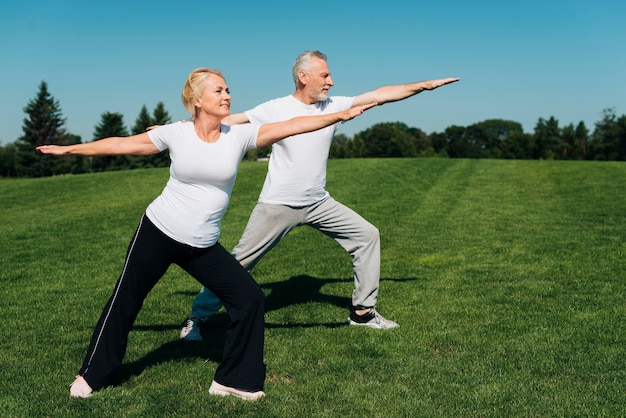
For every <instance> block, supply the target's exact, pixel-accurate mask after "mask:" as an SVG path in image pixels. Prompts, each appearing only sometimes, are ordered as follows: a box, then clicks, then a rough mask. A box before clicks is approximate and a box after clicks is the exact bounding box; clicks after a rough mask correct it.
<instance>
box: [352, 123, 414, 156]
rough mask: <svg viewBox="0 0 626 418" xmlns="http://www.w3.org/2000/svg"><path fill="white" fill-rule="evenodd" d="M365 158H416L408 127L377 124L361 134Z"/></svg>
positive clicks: (394, 124)
mask: <svg viewBox="0 0 626 418" xmlns="http://www.w3.org/2000/svg"><path fill="white" fill-rule="evenodd" d="M361 137H362V138H363V141H364V144H365V154H364V156H365V157H383V158H390V157H417V149H416V147H415V143H416V142H417V140H416V139H415V138H413V137H412V136H411V131H410V130H409V127H408V126H407V125H406V124H404V123H402V122H388V123H378V124H375V125H374V126H372V127H371V128H369V129H366V130H365V131H363V132H362V133H361Z"/></svg>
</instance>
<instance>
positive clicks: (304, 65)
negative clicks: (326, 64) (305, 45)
mask: <svg viewBox="0 0 626 418" xmlns="http://www.w3.org/2000/svg"><path fill="white" fill-rule="evenodd" d="M313 57H315V58H319V59H322V60H324V61H328V59H327V58H326V54H324V53H322V52H320V51H304V52H303V53H302V54H300V55H299V56H298V58H296V62H294V63H293V68H292V70H291V75H292V76H293V82H294V83H295V84H296V88H298V81H299V80H300V77H299V74H300V71H305V72H306V71H308V69H309V67H310V64H311V58H313Z"/></svg>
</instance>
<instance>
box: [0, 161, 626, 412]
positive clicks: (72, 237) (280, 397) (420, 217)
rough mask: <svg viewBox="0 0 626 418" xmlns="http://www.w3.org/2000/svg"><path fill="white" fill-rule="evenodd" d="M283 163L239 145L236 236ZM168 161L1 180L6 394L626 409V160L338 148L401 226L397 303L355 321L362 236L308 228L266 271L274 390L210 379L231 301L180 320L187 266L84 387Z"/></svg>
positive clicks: (351, 172) (270, 259)
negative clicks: (110, 383) (355, 250)
mask: <svg viewBox="0 0 626 418" xmlns="http://www.w3.org/2000/svg"><path fill="white" fill-rule="evenodd" d="M265 170H266V163H263V162H244V163H242V165H241V168H240V171H239V176H238V179H237V183H236V186H235V190H234V193H233V198H232V200H231V205H230V208H229V211H228V213H227V215H226V217H225V219H224V222H223V234H222V238H221V242H222V244H223V245H224V246H225V247H226V248H232V247H233V246H234V245H235V244H236V242H237V240H238V238H239V236H240V234H241V232H242V231H243V228H244V226H245V223H246V221H247V218H248V215H249V213H250V211H251V210H252V207H253V206H254V203H255V201H256V198H257V196H258V193H259V191H260V189H261V185H262V183H263V178H264V175H265ZM167 177H168V171H167V170H166V169H150V170H135V171H125V172H111V173H101V174H89V175H77V176H65V177H54V178H41V179H24V180H0V196H1V200H0V213H1V214H2V226H1V228H2V234H1V238H0V251H1V254H2V255H1V258H2V263H1V266H2V270H1V276H0V280H1V281H2V286H1V290H0V291H1V292H2V297H1V298H0V318H1V323H2V327H1V331H0V332H1V334H0V348H1V351H0V378H1V382H2V383H1V384H0V416H3V417H27V416H51V417H52V416H67V417H86V416H99V417H100V416H102V417H104V416H107V417H157V416H164V417H166V416H167V417H173V416H194V417H200V416H203V417H210V416H215V417H252V416H255V417H256V416H259V417H386V418H388V417H413V416H415V417H420V416H423V417H457V416H459V417H502V416H524V417H546V416H568V417H575V416H581V417H583V416H584V417H587V416H596V417H599V416H606V417H616V416H624V415H626V409H625V406H624V405H625V401H624V399H626V325H625V324H626V277H625V276H626V261H625V260H626V259H625V253H626V193H625V192H624V180H625V179H626V164H625V163H617V162H605V163H596V162H547V161H499V160H452V159H358V160H331V161H330V162H329V167H328V185H327V188H328V190H329V191H330V192H331V194H332V195H333V196H334V197H335V198H336V199H337V200H339V201H341V202H343V203H345V204H346V205H348V206H350V207H352V208H353V209H355V210H356V211H357V212H359V213H360V214H362V215H363V216H364V217H365V218H367V219H368V220H370V221H371V222H372V223H373V224H375V225H376V226H377V227H378V228H379V229H380V232H381V238H382V266H381V276H382V277H381V291H380V295H379V304H378V307H379V310H380V311H381V313H382V314H383V315H385V316H388V317H389V318H390V319H393V320H395V321H397V322H398V323H400V328H398V329H394V330H387V331H380V330H370V329H363V328H361V327H348V326H346V325H345V322H346V319H347V315H348V310H347V306H348V305H349V303H350V295H351V292H352V273H351V265H350V260H349V257H348V256H347V254H346V253H345V252H344V251H343V250H342V249H341V248H340V247H339V246H338V245H337V244H336V243H335V242H334V241H332V240H330V239H328V238H327V237H325V236H323V235H322V234H320V233H318V232H317V231H314V230H313V229H310V228H298V229H296V230H294V231H293V232H292V233H291V234H290V235H288V236H287V238H286V239H285V240H283V241H282V242H281V244H280V245H278V247H276V248H275V249H274V250H273V251H272V252H270V253H269V254H268V255H267V256H266V257H265V258H264V259H263V260H262V261H261V263H260V264H259V265H258V266H257V267H256V268H255V269H254V270H253V271H252V274H253V276H254V277H255V278H256V279H257V281H258V282H259V283H260V284H261V286H262V287H263V289H264V291H265V293H266V295H267V301H266V305H267V314H266V364H267V372H268V374H267V381H266V388H265V389H266V393H267V396H266V398H264V399H262V400H261V401H259V402H256V403H246V402H244V401H241V400H239V399H235V398H231V397H228V398H221V397H215V396H212V395H209V394H208V388H209V385H210V383H211V380H212V377H213V373H214V371H215V368H216V366H217V364H218V363H219V361H220V357H221V349H222V344H223V339H224V332H225V327H226V324H227V318H226V315H225V313H223V312H221V313H218V314H217V315H216V316H215V317H213V318H212V320H210V321H208V323H207V324H206V326H205V327H204V328H203V335H204V337H205V341H204V342H203V343H198V344H195V343H192V344H187V343H183V342H180V341H178V333H179V330H180V323H181V322H182V320H183V319H184V318H185V316H186V314H187V313H188V311H189V308H190V304H191V302H192V300H193V298H194V296H195V294H196V293H197V291H198V290H199V285H198V284H197V283H196V282H195V281H194V280H193V279H191V278H190V277H188V276H187V275H185V274H184V272H182V271H181V270H180V269H179V268H178V267H176V266H173V267H172V268H171V269H170V270H169V271H168V273H167V275H166V276H165V277H164V278H163V279H162V280H161V282H159V284H158V285H157V286H156V288H155V289H154V291H153V292H152V293H151V294H150V296H149V297H148V299H147V300H146V302H145V304H144V307H143V309H142V311H141V313H140V314H139V317H138V319H137V322H136V324H135V327H134V329H133V331H132V333H131V334H130V338H129V344H128V351H127V355H126V358H125V361H124V364H123V365H122V367H121V369H120V371H119V375H118V377H117V380H118V384H117V385H116V386H114V387H110V388H107V389H105V390H103V391H100V392H97V393H96V394H95V395H94V396H92V397H91V398H89V399H71V398H70V397H69V384H70V383H71V382H72V380H73V378H74V376H75V374H76V372H77V371H78V368H79V367H80V364H81V362H82V359H83V356H84V354H85V351H86V349H87V344H88V342H89V338H90V335H91V331H92V329H93V327H94V325H95V322H96V320H97V318H98V316H99V314H100V311H101V309H102V307H103V306H104V303H105V302H106V299H107V298H108V297H109V295H110V292H111V290H112V288H113V285H114V283H115V281H116V279H117V276H118V274H119V271H120V269H121V265H122V262H123V258H124V254H125V251H126V247H127V245H128V242H129V240H130V238H131V236H132V234H133V232H134V230H135V227H136V225H137V223H138V221H139V219H140V217H141V215H142V213H143V211H144V209H145V207H146V206H147V205H148V203H149V202H150V201H151V200H152V199H153V198H154V197H156V196H157V195H158V194H159V192H160V191H161V189H162V188H163V186H164V185H165V182H166V181H167Z"/></svg>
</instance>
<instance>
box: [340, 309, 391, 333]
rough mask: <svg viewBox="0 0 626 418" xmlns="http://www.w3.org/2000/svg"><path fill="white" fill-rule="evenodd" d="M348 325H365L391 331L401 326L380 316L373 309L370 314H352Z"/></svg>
mask: <svg viewBox="0 0 626 418" xmlns="http://www.w3.org/2000/svg"><path fill="white" fill-rule="evenodd" d="M348 323H349V324H350V325H364V326H366V327H370V328H376V329H389V328H397V327H399V326H400V325H398V324H396V323H395V322H393V321H391V320H389V319H386V318H384V317H383V316H382V315H381V314H379V313H378V312H377V311H376V309H375V308H372V310H370V311H369V312H368V313H366V314H364V315H357V314H356V313H355V312H352V313H350V318H348Z"/></svg>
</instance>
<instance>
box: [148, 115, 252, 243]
mask: <svg viewBox="0 0 626 418" xmlns="http://www.w3.org/2000/svg"><path fill="white" fill-rule="evenodd" d="M258 131H259V126H258V125H255V124H245V125H235V126H232V127H229V126H226V125H222V126H221V136H220V138H219V140H217V141H216V142H213V143H207V142H204V141H202V140H201V139H200V138H199V137H198V136H197V134H196V132H195V129H194V125H193V122H191V121H181V122H175V123H171V124H168V125H163V126H160V127H158V128H156V129H153V130H151V131H148V136H149V137H150V140H151V141H152V142H153V143H154V145H155V146H156V147H157V148H158V149H159V150H161V151H163V150H165V149H168V150H169V154H170V159H171V161H172V162H171V165H170V178H169V180H168V182H167V184H166V185H165V188H164V189H163V192H162V193H161V194H160V195H159V196H158V197H157V198H156V199H155V200H154V201H153V202H152V203H150V205H149V206H148V208H147V209H146V216H148V218H149V219H150V221H151V222H152V223H153V224H154V225H155V226H156V227H157V228H159V230H161V231H162V232H163V233H164V234H166V235H167V236H169V237H170V238H172V239H174V240H176V241H178V242H181V243H184V244H188V245H190V246H193V247H197V248H206V247H210V246H211V245H213V244H215V243H216V242H217V240H218V238H219V235H220V223H221V220H222V217H223V216H224V213H225V212H226V208H227V207H228V202H229V200H230V195H231V192H232V190H233V185H234V184H235V179H236V176H237V168H238V167H239V163H240V162H241V159H242V158H243V156H244V155H245V153H246V151H248V150H250V149H253V148H256V140H257V135H258Z"/></svg>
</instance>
